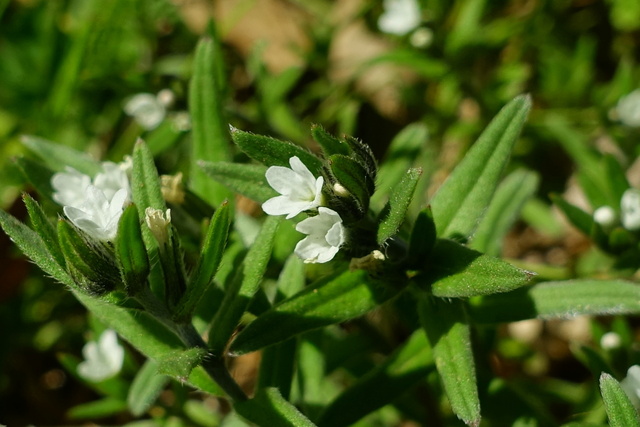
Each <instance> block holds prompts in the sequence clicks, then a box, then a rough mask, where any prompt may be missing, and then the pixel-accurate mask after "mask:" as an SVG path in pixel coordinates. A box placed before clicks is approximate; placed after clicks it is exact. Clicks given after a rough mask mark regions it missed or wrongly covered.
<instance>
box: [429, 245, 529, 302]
mask: <svg viewBox="0 0 640 427" xmlns="http://www.w3.org/2000/svg"><path fill="white" fill-rule="evenodd" d="M425 264H426V267H425V270H424V274H423V275H422V276H418V279H417V280H418V281H419V283H422V284H424V285H429V284H430V285H431V292H432V293H433V295H435V296H438V297H446V298H465V297H471V296H476V295H488V294H494V293H498V292H508V291H511V290H513V289H516V288H519V287H521V286H523V285H525V284H526V283H527V282H529V281H530V280H531V278H532V277H533V275H534V273H531V272H529V271H526V270H522V269H520V268H517V267H514V266H513V265H511V264H509V263H508V262H506V261H503V260H501V259H499V258H494V257H491V256H488V255H483V254H481V253H480V252H477V251H474V250H472V249H469V248H467V247H466V246H462V245H460V244H458V243H456V242H454V241H451V240H444V239H438V241H437V242H436V245H435V247H434V248H433V250H432V252H431V255H430V256H429V258H428V259H427V260H425Z"/></svg>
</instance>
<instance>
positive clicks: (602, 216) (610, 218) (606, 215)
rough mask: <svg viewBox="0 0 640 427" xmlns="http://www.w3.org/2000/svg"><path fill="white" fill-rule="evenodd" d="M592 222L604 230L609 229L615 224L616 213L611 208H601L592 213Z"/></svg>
mask: <svg viewBox="0 0 640 427" xmlns="http://www.w3.org/2000/svg"><path fill="white" fill-rule="evenodd" d="M593 220H594V221H595V222H596V223H598V224H600V225H601V226H602V227H604V228H611V227H613V226H614V225H615V223H616V220H617V218H616V211H615V210H613V208H612V207H611V206H601V207H599V208H598V209H596V210H595V211H594V212H593Z"/></svg>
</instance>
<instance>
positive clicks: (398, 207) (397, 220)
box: [377, 168, 422, 245]
mask: <svg viewBox="0 0 640 427" xmlns="http://www.w3.org/2000/svg"><path fill="white" fill-rule="evenodd" d="M421 175H422V169H420V168H416V169H409V170H408V171H407V173H406V174H405V175H404V177H403V178H402V180H401V181H400V183H398V185H396V186H395V188H394V189H393V192H392V193H391V198H390V199H389V202H388V203H387V205H386V206H385V208H384V209H383V210H382V212H381V213H380V218H379V222H380V224H379V225H378V236H377V241H378V244H379V245H382V244H383V243H384V242H385V241H386V240H387V239H389V238H390V237H392V236H393V235H395V234H396V233H397V232H398V230H399V229H400V226H401V225H402V223H403V222H404V220H405V216H406V214H407V209H409V205H410V204H411V199H412V198H413V192H414V191H415V189H416V185H417V184H418V180H419V179H420V176H421Z"/></svg>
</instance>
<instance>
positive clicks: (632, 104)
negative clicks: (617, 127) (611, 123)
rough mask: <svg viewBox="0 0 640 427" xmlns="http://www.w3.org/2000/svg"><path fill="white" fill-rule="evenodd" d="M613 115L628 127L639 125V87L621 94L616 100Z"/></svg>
mask: <svg viewBox="0 0 640 427" xmlns="http://www.w3.org/2000/svg"><path fill="white" fill-rule="evenodd" d="M614 115H615V116H617V119H618V120H620V122H622V124H624V125H626V126H629V127H639V126H640V89H636V90H634V91H633V92H631V93H630V94H628V95H626V96H623V97H622V98H620V100H619V101H618V105H616V107H615V110H614Z"/></svg>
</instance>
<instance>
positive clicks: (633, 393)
mask: <svg viewBox="0 0 640 427" xmlns="http://www.w3.org/2000/svg"><path fill="white" fill-rule="evenodd" d="M620 386H621V387H622V389H623V390H624V392H625V393H627V396H629V400H631V403H633V406H635V407H636V409H638V410H640V366H638V365H633V366H632V367H630V368H629V370H628V371H627V376H626V377H625V378H624V379H623V380H622V381H620Z"/></svg>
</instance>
